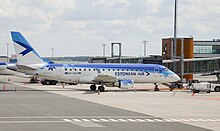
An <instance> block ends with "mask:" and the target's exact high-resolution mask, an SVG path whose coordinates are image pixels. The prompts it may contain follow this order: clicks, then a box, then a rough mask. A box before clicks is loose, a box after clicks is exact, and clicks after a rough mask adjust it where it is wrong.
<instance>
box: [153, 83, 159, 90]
mask: <svg viewBox="0 0 220 131" xmlns="http://www.w3.org/2000/svg"><path fill="white" fill-rule="evenodd" d="M154 85H155V88H154V91H160V89H159V88H158V85H157V83H154Z"/></svg>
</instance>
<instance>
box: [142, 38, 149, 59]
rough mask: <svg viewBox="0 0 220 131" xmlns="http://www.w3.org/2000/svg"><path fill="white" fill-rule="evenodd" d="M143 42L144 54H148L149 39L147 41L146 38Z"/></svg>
mask: <svg viewBox="0 0 220 131" xmlns="http://www.w3.org/2000/svg"><path fill="white" fill-rule="evenodd" d="M142 42H143V44H144V56H147V49H146V48H147V42H148V41H146V40H144V41H142Z"/></svg>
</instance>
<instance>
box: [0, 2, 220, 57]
mask: <svg viewBox="0 0 220 131" xmlns="http://www.w3.org/2000/svg"><path fill="white" fill-rule="evenodd" d="M0 2H1V4H0V26H1V28H0V32H1V35H0V43H1V44H0V55H1V53H2V55H3V54H5V44H4V43H8V42H10V43H11V38H10V34H9V31H10V30H17V31H21V32H22V33H23V34H24V35H25V36H26V37H27V39H28V40H29V41H30V42H31V44H32V45H33V47H34V48H36V50H37V51H38V52H39V53H40V54H41V55H42V56H50V55H51V48H55V52H54V53H55V56H74V55H102V46H101V44H107V47H106V48H107V54H108V55H110V43H111V42H112V41H121V42H122V46H123V55H134V56H138V55H142V54H143V44H142V41H143V40H147V41H149V42H148V44H147V47H148V54H161V39H162V38H163V37H172V36H173V8H174V0H138V1H137V0H56V1H54V0H27V1H24V0H16V1H14V0H7V1H5V0H0ZM219 6H220V2H219V1H217V0H212V1H210V0H203V1H201V0H193V1H191V0H184V1H178V36H180V37H182V36H186V37H188V36H190V35H192V36H193V37H194V38H195V39H209V40H210V39H213V38H218V37H219V34H220V31H219V30H218V29H219V22H220V18H219V16H220V10H219V9H218V8H219ZM42 47H44V48H42ZM10 48H11V52H12V51H13V48H12V46H10Z"/></svg>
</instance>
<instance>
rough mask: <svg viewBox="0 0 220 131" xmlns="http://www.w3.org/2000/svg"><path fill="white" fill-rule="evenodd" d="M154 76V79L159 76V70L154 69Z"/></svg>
mask: <svg viewBox="0 0 220 131" xmlns="http://www.w3.org/2000/svg"><path fill="white" fill-rule="evenodd" d="M154 74H155V76H156V77H158V76H159V68H157V67H155V68H154Z"/></svg>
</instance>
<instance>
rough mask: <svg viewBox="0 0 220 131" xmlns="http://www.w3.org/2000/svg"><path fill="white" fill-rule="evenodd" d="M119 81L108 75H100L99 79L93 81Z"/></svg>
mask: <svg viewBox="0 0 220 131" xmlns="http://www.w3.org/2000/svg"><path fill="white" fill-rule="evenodd" d="M117 80H118V79H117V78H116V77H114V76H111V75H107V74H101V73H99V74H98V76H97V77H95V78H94V80H93V81H95V82H100V81H102V82H105V83H106V82H116V81H117Z"/></svg>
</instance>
